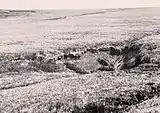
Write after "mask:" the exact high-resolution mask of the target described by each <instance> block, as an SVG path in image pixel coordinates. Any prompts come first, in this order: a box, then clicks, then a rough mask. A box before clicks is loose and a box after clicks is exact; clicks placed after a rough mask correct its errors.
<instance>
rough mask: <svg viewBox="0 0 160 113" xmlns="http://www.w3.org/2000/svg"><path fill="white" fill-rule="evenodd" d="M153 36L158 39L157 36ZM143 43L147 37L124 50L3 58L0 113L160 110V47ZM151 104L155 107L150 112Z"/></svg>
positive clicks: (103, 48)
mask: <svg viewBox="0 0 160 113" xmlns="http://www.w3.org/2000/svg"><path fill="white" fill-rule="evenodd" d="M148 35H149V34H148ZM151 36H153V37H159V35H158V34H154V33H153V34H150V35H149V37H151ZM143 38H146V37H142V38H140V39H135V38H134V40H130V41H128V42H122V43H124V44H122V46H121V45H119V44H118V45H117V44H116V43H115V44H114V43H113V44H110V45H108V44H107V45H105V44H103V45H97V46H94V47H93V46H92V47H88V48H87V49H86V48H84V49H83V48H81V49H67V50H64V51H63V52H62V54H60V55H58V56H57V55H49V54H47V53H45V52H43V51H40V52H38V53H19V54H2V55H1V65H0V66H1V76H0V80H1V82H0V91H1V92H0V100H1V101H0V111H1V112H2V113H17V112H20V113H39V112H41V113H52V112H54V113H62V112H63V113H64V112H65V113H123V112H142V113H143V112H145V111H147V110H157V111H158V109H159V108H158V106H159V104H158V103H157V102H158V101H157V100H156V98H157V99H158V98H159V93H160V76H159V64H160V63H159V58H160V57H159V53H158V52H157V51H158V50H159V46H158V45H156V43H154V42H147V43H144V42H143V41H141V40H143ZM157 39H158V38H157ZM4 56H5V57H4ZM55 67H56V68H55ZM2 69H3V70H2ZM14 69H15V70H14ZM11 70H12V72H11ZM53 72H54V73H53ZM152 99H153V100H155V101H153V102H155V104H156V105H150V107H146V106H147V104H150V103H151V102H152ZM145 102H146V103H145Z"/></svg>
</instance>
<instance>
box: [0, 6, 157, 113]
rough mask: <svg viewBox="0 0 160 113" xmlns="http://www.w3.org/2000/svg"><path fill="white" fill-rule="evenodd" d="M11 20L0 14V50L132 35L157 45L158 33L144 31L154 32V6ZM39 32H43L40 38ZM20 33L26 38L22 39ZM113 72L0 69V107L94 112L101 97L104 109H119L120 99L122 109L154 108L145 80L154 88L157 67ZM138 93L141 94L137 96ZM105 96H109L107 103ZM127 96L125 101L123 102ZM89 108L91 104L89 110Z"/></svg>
mask: <svg viewBox="0 0 160 113" xmlns="http://www.w3.org/2000/svg"><path fill="white" fill-rule="evenodd" d="M3 22H6V23H3ZM14 22H15V21H14ZM14 22H13V23H12V24H9V23H7V20H2V22H1V23H0V24H1V25H2V24H3V25H2V26H1V29H3V30H5V29H9V30H6V32H7V33H6V34H5V32H3V33H2V35H1V36H0V37H1V38H0V40H1V43H0V45H1V46H0V49H1V52H5V53H6V52H14V53H17V52H20V51H23V50H24V51H25V50H27V51H31V50H36V51H37V50H38V49H44V47H45V49H44V51H46V50H47V51H48V50H49V51H53V50H52V49H54V50H57V49H59V48H60V49H62V48H64V47H65V48H68V47H70V46H71V48H73V47H75V45H77V44H78V45H79V46H83V45H87V44H93V45H94V44H96V43H102V42H103V43H105V42H107V43H110V42H115V41H116V42H121V41H122V42H123V41H124V40H127V39H129V38H133V37H136V38H137V37H138V38H140V37H144V38H143V39H142V40H139V41H140V42H141V43H142V42H144V41H146V42H147V43H150V41H152V42H153V43H156V44H157V45H159V38H158V37H159V35H154V36H147V35H146V34H152V33H154V34H155V32H156V31H157V30H158V29H159V27H160V26H159V25H158V23H159V22H160V18H159V15H158V9H131V10H126V11H125V10H124V11H117V12H107V13H105V14H97V15H87V16H82V17H70V18H67V19H65V20H57V21H43V22H42V21H39V22H37V23H23V22H20V23H19V24H18V25H17V23H16V22H15V23H14ZM6 24H7V25H8V26H7V25H6ZM15 25H16V26H15ZM22 25H23V26H22ZM20 26H22V27H21V29H19V27H20ZM37 28H38V29H37ZM12 30H13V31H12ZM35 30H37V31H36V32H35ZM9 35H12V36H13V37H9V38H8V40H6V39H5V38H3V37H6V36H9ZM42 35H43V36H44V35H46V36H44V37H45V38H44V37H43V36H42ZM23 36H25V37H28V39H27V38H26V39H25V38H23V39H22V38H21V37H23ZM39 37H40V38H39ZM42 37H43V38H42ZM11 39H14V40H11ZM38 39H39V40H38ZM99 39H101V40H99ZM146 39H149V40H146ZM104 41H105V42H104ZM20 42H21V43H22V44H21V43H20ZM31 42H32V43H31ZM11 43H12V44H11ZM6 45H7V46H6ZM11 48H14V50H13V49H12V50H11ZM33 48H34V49H33ZM157 49H158V50H159V48H157ZM151 73H152V74H151ZM117 75H118V74H117V73H115V72H95V73H92V74H85V75H80V74H77V73H73V72H72V71H70V72H68V71H67V72H60V73H47V72H42V71H40V72H34V73H31V72H22V73H2V74H0V111H1V112H2V113H3V112H4V113H14V112H15V113H17V112H20V113H24V112H25V111H27V112H31V111H32V112H34V113H36V112H37V113H38V112H39V111H41V112H43V113H51V112H59V113H62V112H66V113H67V112H75V113H78V112H80V113H88V112H89V113H97V111H96V110H100V109H101V108H100V107H103V106H102V105H101V104H104V103H105V104H109V105H106V106H105V107H106V108H105V110H106V112H107V111H108V112H111V111H112V112H115V113H116V112H120V111H121V110H123V109H124V108H125V105H126V106H127V107H128V108H131V110H130V111H127V112H142V113H143V112H146V111H147V112H150V111H151V110H156V109H157V110H158V109H159V107H160V105H159V97H157V96H158V95H159V94H157V92H156V91H157V90H156V91H155V92H154V93H153V89H152V85H151V86H150V85H146V84H147V83H155V85H153V88H156V89H158V86H159V83H160V77H159V72H150V73H148V72H142V73H126V72H122V73H120V74H119V75H118V76H117ZM126 92H129V93H126ZM137 92H140V93H137ZM152 93H153V94H152ZM138 94H140V95H142V96H144V97H146V99H144V98H142V96H137V95H138ZM120 95H122V96H121V98H118V97H120ZM130 95H132V96H130ZM139 97H140V99H139ZM106 99H110V100H112V102H113V103H112V102H109V101H107V100H106ZM116 99H117V101H118V102H120V104H119V103H118V102H117V103H118V104H116V102H115V101H116ZM122 101H123V102H126V103H125V104H124V103H123V102H122ZM127 101H130V102H129V103H127ZM89 103H95V104H96V105H94V104H89ZM121 103H123V105H121ZM152 103H155V105H154V104H152ZM75 105H76V106H77V107H75ZM117 105H118V106H117ZM97 106H100V107H97ZM136 106H138V107H136ZM94 109H96V110H95V111H90V110H94ZM125 109H126V108H125ZM76 110H77V111H76ZM87 111H88V112H87ZM101 112H103V111H101Z"/></svg>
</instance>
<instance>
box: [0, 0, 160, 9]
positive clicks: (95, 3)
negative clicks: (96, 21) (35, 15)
mask: <svg viewBox="0 0 160 113" xmlns="http://www.w3.org/2000/svg"><path fill="white" fill-rule="evenodd" d="M154 6H156V7H157V6H160V0H0V8H1V9H94V8H115V7H116V8H126V7H127V8H129V7H154Z"/></svg>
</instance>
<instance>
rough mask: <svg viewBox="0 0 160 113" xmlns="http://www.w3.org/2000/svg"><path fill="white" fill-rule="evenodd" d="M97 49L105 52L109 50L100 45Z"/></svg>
mask: <svg viewBox="0 0 160 113" xmlns="http://www.w3.org/2000/svg"><path fill="white" fill-rule="evenodd" d="M98 50H99V51H102V52H107V51H109V47H101V48H99V49H98Z"/></svg>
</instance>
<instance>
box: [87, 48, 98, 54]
mask: <svg viewBox="0 0 160 113" xmlns="http://www.w3.org/2000/svg"><path fill="white" fill-rule="evenodd" d="M87 51H88V52H91V53H97V52H98V49H97V48H88V49H87Z"/></svg>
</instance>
